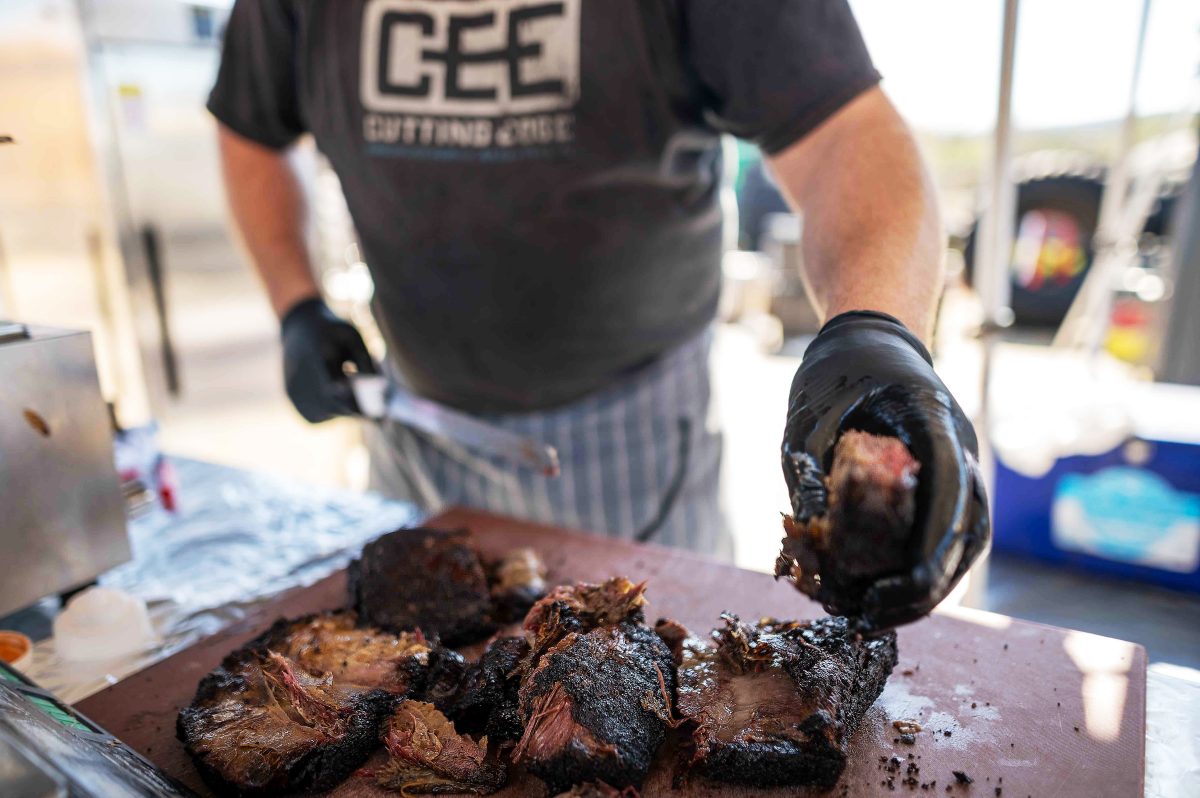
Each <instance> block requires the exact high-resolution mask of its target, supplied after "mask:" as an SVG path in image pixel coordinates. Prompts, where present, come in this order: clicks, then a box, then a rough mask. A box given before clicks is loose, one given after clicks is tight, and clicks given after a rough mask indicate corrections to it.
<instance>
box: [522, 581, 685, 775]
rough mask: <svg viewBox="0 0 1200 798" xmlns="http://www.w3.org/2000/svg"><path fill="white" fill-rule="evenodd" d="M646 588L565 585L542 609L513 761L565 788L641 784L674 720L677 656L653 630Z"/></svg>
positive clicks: (533, 622)
mask: <svg viewBox="0 0 1200 798" xmlns="http://www.w3.org/2000/svg"><path fill="white" fill-rule="evenodd" d="M643 590H644V585H635V584H633V583H632V582H629V581H628V580H626V579H619V578H618V579H612V580H609V581H608V582H605V583H603V584H601V585H576V586H574V587H560V588H557V589H556V590H554V591H552V592H551V593H550V594H549V595H547V596H546V597H545V598H544V599H542V600H541V601H539V602H538V603H537V604H536V605H534V607H533V609H532V610H530V612H529V615H528V616H527V617H526V621H525V628H526V630H527V632H528V634H529V636H530V638H531V640H532V644H531V656H530V657H529V659H528V664H529V671H528V673H527V674H526V675H525V676H524V678H523V681H522V684H521V690H520V710H521V717H522V718H523V720H524V721H525V729H524V734H523V736H522V737H521V740H520V742H519V743H518V744H517V747H516V748H515V749H514V751H513V761H514V762H520V763H522V764H524V765H525V766H526V767H527V768H528V769H529V770H530V772H532V773H533V774H534V775H536V776H538V777H540V778H541V779H543V780H544V781H546V782H547V784H549V786H550V788H551V790H563V789H566V788H568V787H569V786H570V785H572V784H578V783H582V782H588V781H598V780H599V781H604V782H606V783H607V784H611V785H615V786H617V787H622V788H623V787H626V786H630V785H639V784H641V782H642V780H643V779H644V778H645V777H646V774H647V772H648V771H649V769H650V764H651V762H652V760H653V758H654V754H655V752H656V751H657V750H658V746H659V745H660V743H661V742H662V739H663V736H664V734H665V732H666V728H667V726H668V725H669V724H670V723H671V722H672V721H671V713H672V710H673V706H672V704H673V696H674V691H675V678H674V669H673V667H672V665H673V663H672V661H671V652H670V650H669V649H668V648H667V646H666V644H665V643H663V641H662V640H661V639H660V638H659V637H658V635H656V634H655V633H654V632H653V631H651V630H650V629H648V628H647V627H646V626H645V625H644V624H643V623H642V621H643V611H642V606H643V605H644V604H645V599H644V598H643V595H642V593H643Z"/></svg>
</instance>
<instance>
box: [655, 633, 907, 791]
mask: <svg viewBox="0 0 1200 798" xmlns="http://www.w3.org/2000/svg"><path fill="white" fill-rule="evenodd" d="M722 618H723V620H724V621H725V626H724V627H723V628H722V629H719V630H717V631H715V632H714V633H713V637H714V639H715V640H716V643H717V644H716V646H715V647H714V646H711V645H707V644H705V643H703V642H701V641H699V640H698V639H696V638H695V637H688V638H686V639H684V640H683V641H682V644H681V646H680V650H681V657H680V659H681V664H680V666H679V677H678V693H677V705H676V706H677V710H678V712H679V714H680V716H681V717H683V718H685V719H686V720H687V721H688V724H689V726H690V728H691V735H690V737H691V739H690V742H691V745H692V747H693V749H694V756H693V759H692V762H691V764H692V766H693V767H694V768H695V769H696V770H697V771H698V772H699V773H700V774H702V775H704V776H707V777H708V778H711V779H716V780H720V781H727V782H738V783H742V784H748V785H752V786H756V787H772V786H784V785H815V786H819V787H825V788H828V787H831V786H833V784H834V783H835V782H836V781H837V779H838V777H839V776H840V775H841V773H842V769H843V768H844V767H845V763H846V747H847V743H848V741H849V739H850V736H851V735H852V734H853V733H854V730H855V729H856V728H857V727H858V724H859V722H860V721H861V720H862V717H863V715H864V714H865V713H866V711H867V708H868V707H870V706H871V704H872V703H874V701H875V700H876V699H877V698H878V697H879V695H880V693H881V692H882V691H883V686H884V684H885V683H886V682H887V677H888V675H889V674H890V673H891V671H892V669H893V668H894V667H895V665H896V636H895V634H894V633H887V634H885V635H883V636H880V637H878V638H875V639H870V640H866V639H863V638H862V637H861V636H860V635H857V634H855V633H854V632H853V631H852V630H851V629H850V627H849V624H848V623H847V621H846V619H844V618H822V619H820V620H816V621H808V622H802V623H801V622H785V621H774V620H770V619H768V620H764V621H761V622H760V623H758V624H757V625H750V624H745V623H741V622H740V621H739V620H738V619H737V617H736V616H733V615H724V616H722Z"/></svg>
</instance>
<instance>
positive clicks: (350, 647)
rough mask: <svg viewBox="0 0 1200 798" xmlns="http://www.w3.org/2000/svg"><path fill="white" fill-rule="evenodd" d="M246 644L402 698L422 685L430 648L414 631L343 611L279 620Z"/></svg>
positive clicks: (345, 681)
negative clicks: (369, 623)
mask: <svg viewBox="0 0 1200 798" xmlns="http://www.w3.org/2000/svg"><path fill="white" fill-rule="evenodd" d="M246 647H247V648H249V649H253V650H255V651H258V652H259V653H261V654H264V655H265V654H267V653H268V652H271V651H274V652H276V653H278V654H281V655H283V656H284V657H286V658H288V659H290V660H292V661H293V662H295V663H296V664H298V665H299V666H300V667H301V668H303V669H304V670H306V671H308V672H310V673H314V674H322V673H328V674H330V675H331V676H332V677H333V681H334V683H335V684H337V685H339V686H342V687H351V686H356V687H365V688H379V689H382V690H387V691H388V692H390V693H395V694H397V695H402V696H410V695H413V694H415V693H417V692H419V691H423V690H424V689H425V685H426V672H427V670H428V669H429V664H430V656H431V654H433V652H434V651H435V648H434V647H433V646H432V644H430V643H429V642H428V641H427V640H426V639H425V637H424V636H423V635H421V634H420V633H419V632H401V633H398V634H392V633H390V632H385V631H383V630H381V629H376V628H372V627H360V626H358V625H357V619H356V617H355V614H354V613H353V612H348V611H341V612H330V613H322V614H318V615H309V616H306V617H303V618H297V619H283V618H281V619H280V620H278V621H276V622H275V623H274V624H273V625H272V626H271V628H269V629H268V630H267V631H266V632H264V633H263V634H261V635H259V636H258V637H257V638H255V639H254V640H252V641H251V642H250V643H248V644H247V646H246ZM456 656H457V655H456ZM459 659H460V660H461V657H460V658H459Z"/></svg>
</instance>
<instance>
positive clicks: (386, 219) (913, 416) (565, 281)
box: [209, 0, 980, 598]
mask: <svg viewBox="0 0 1200 798" xmlns="http://www.w3.org/2000/svg"><path fill="white" fill-rule="evenodd" d="M878 81H879V75H878V73H877V72H876V71H875V69H874V68H873V67H872V65H871V61H870V58H869V57H868V55H867V52H866V49H865V47H864V45H863V42H862V40H861V37H860V35H859V32H858V29H857V27H856V25H855V22H854V20H853V17H852V16H851V13H850V11H849V8H848V7H847V5H846V3H845V2H844V1H843V0H756V1H755V2H753V3H738V2H729V0H337V1H336V2H334V1H333V0H324V1H323V0H239V2H238V3H237V4H236V5H235V6H234V9H233V12H232V16H231V18H230V21H229V25H228V28H227V31H226V39H225V49H224V56H223V60H222V64H221V70H220V75H219V78H218V80H217V84H216V87H215V88H214V90H213V92H212V96H211V98H210V101H209V108H210V110H211V111H212V112H213V114H214V115H215V116H216V117H217V119H218V120H219V122H220V123H221V125H220V142H221V152H222V157H223V160H224V167H225V177H226V182H227V185H228V192H229V197H230V202H231V206H232V209H233V214H234V218H235V220H236V222H237V225H238V227H239V228H240V230H241V233H242V235H243V237H244V239H245V241H246V244H247V246H248V249H249V250H250V253H251V255H252V257H253V259H254V262H255V263H256V264H257V267H258V269H259V271H260V273H261V274H262V277H263V279H264V281H265V283H266V287H267V291H268V293H269V295H270V299H271V303H272V305H273V307H274V309H275V311H276V313H278V314H279V316H280V318H281V320H282V331H283V332H282V334H283V342H284V353H285V372H286V381H287V388H288V393H289V396H290V397H291V398H292V401H293V402H294V404H295V405H296V407H297V409H298V410H299V411H300V413H301V414H302V415H303V416H304V417H305V418H306V419H308V420H309V421H312V422H320V421H322V420H325V419H327V418H330V417H332V416H337V415H347V414H353V413H354V412H355V409H356V408H355V404H354V401H353V398H352V395H351V392H350V389H349V386H348V384H347V381H346V379H345V377H344V376H343V371H344V368H345V367H346V364H348V363H352V364H354V365H355V366H356V367H357V368H358V369H359V370H370V369H372V368H373V365H372V363H371V359H370V357H369V356H368V354H367V352H366V349H365V347H364V346H363V344H362V340H361V338H359V336H358V333H357V332H356V331H355V330H354V329H353V328H352V327H351V326H350V325H348V324H347V323H345V322H344V321H342V320H340V319H338V318H337V317H336V316H334V315H333V314H332V313H331V312H330V311H329V309H328V308H327V307H326V306H325V305H324V304H323V303H322V302H321V301H320V299H319V290H318V287H317V283H316V281H315V279H314V277H313V273H312V263H311V260H310V256H309V254H308V252H307V251H306V249H305V245H304V238H305V224H304V220H305V198H304V196H303V194H302V191H301V190H300V188H299V184H298V182H297V180H296V178H295V176H294V175H293V173H292V171H291V170H290V168H289V166H288V161H287V159H286V150H287V148H288V147H289V146H290V145H291V144H292V143H293V142H294V141H295V140H296V138H297V137H298V136H300V135H301V134H303V133H306V132H307V133H311V134H312V135H313V136H314V138H315V140H316V144H317V146H318V147H319V148H320V149H321V151H322V152H323V153H324V154H325V155H326V156H327V157H328V158H329V161H330V163H331V164H332V166H333V169H334V170H335V171H336V172H337V174H338V176H339V177H340V179H341V183H342V187H343V190H344V192H345V195H346V199H347V202H348V205H349V208H350V212H351V215H352V217H353V219H354V222H355V225H356V227H357V231H358V234H359V236H360V239H361V243H362V249H363V252H364V253H365V259H366V262H367V264H368V266H369V267H370V269H371V273H372V276H373V278H374V282H375V297H374V308H373V310H374V314H375V318H376V319H377V321H378V323H379V326H380V328H381V330H382V332H383V335H384V338H385V340H386V342H387V345H388V351H387V359H386V367H385V370H386V371H387V372H388V373H389V374H390V375H391V376H392V377H393V378H394V379H395V380H396V381H397V382H399V383H401V384H402V385H403V386H405V387H406V388H407V389H408V390H411V391H414V392H416V393H418V394H420V395H422V396H424V397H427V398H429V399H432V400H435V401H438V402H442V403H444V404H447V405H450V406H453V407H455V408H458V409H460V410H465V411H467V412H470V413H473V414H476V415H477V416H479V417H480V418H482V419H483V420H485V421H488V422H490V423H494V424H496V425H499V426H502V427H506V428H509V429H512V430H515V431H518V432H521V433H524V434H527V435H530V436H532V437H534V438H537V439H539V440H542V441H544V442H546V443H549V444H551V445H554V446H555V447H557V449H558V451H559V453H560V457H561V459H562V464H563V473H562V477H561V478H559V479H556V480H551V479H547V478H545V477H544V476H541V475H539V474H534V473H532V472H522V471H521V470H520V469H512V468H508V467H506V466H505V465H504V464H502V463H501V462H498V461H495V460H492V459H490V458H487V457H484V456H481V455H479V454H478V453H475V452H472V451H470V450H468V449H464V448H462V447H460V446H458V445H456V444H454V443H453V442H451V441H446V440H442V439H438V438H432V437H430V436H426V435H423V434H420V433H417V432H415V431H413V430H411V429H407V428H404V427H401V426H399V425H394V424H393V425H391V426H390V427H388V428H385V429H384V430H382V431H370V432H369V435H370V436H371V440H370V441H369V443H370V449H371V454H372V472H373V483H374V486H375V487H377V488H379V489H381V490H384V491H385V492H390V493H392V494H393V495H397V496H403V497H406V498H411V499H414V500H416V501H418V502H420V503H421V504H423V505H425V506H427V507H430V508H431V509H435V508H437V507H439V506H442V505H445V504H467V505H474V506H482V507H487V508H490V509H495V510H498V511H502V512H508V513H512V514H515V515H519V516H523V517H527V518H532V519H535V520H541V521H548V522H553V523H557V524H564V525H567V526H574V527H581V528H586V529H591V530H595V531H599V532H605V533H608V534H611V535H615V536H621V537H626V538H637V539H640V540H651V541H655V542H659V543H666V544H671V545H680V546H689V547H691V548H694V549H697V550H701V551H705V552H709V553H713V554H717V555H719V556H727V555H728V553H729V551H730V545H729V540H728V538H727V536H726V533H725V531H724V530H723V528H722V525H721V522H720V512H719V508H718V504H717V492H718V491H717V477H718V471H719V465H720V451H721V448H720V447H721V443H720V438H719V435H718V433H717V432H716V431H714V430H712V429H710V428H709V425H708V424H707V422H706V418H707V411H708V400H709V384H708V376H707V370H706V369H707V354H708V346H709V333H708V328H709V326H710V323H711V321H712V319H713V316H714V313H715V308H716V304H717V295H718V289H719V284H720V256H721V246H720V242H721V235H720V230H721V218H720V211H719V206H718V197H717V195H718V187H719V174H720V148H719V135H720V133H722V132H727V133H732V134H734V135H737V136H740V137H742V138H746V139H750V140H752V141H754V142H756V143H757V144H758V145H759V146H760V147H761V148H762V149H763V151H764V152H765V153H766V154H767V156H768V157H769V161H770V166H771V168H772V170H773V172H774V174H775V175H776V177H777V179H778V182H779V184H780V185H781V186H782V187H783V189H784V192H785V194H786V195H787V196H788V198H789V200H790V202H792V203H793V204H794V205H795V207H796V208H797V209H798V210H801V211H802V212H803V213H804V218H805V235H804V254H805V262H806V272H805V277H806V280H807V284H808V286H809V289H810V291H811V294H812V297H813V300H814V301H815V303H816V305H817V307H818V309H819V310H820V312H821V313H822V314H823V315H824V316H825V317H826V318H831V319H835V320H836V323H831V325H830V326H829V327H828V328H827V330H826V331H825V332H823V333H822V335H821V336H820V337H819V338H818V344H815V345H814V350H819V351H823V352H826V353H833V354H834V355H836V357H833V358H830V357H823V358H816V359H811V360H810V359H809V358H806V360H805V367H802V369H801V372H800V373H799V374H798V375H797V380H796V383H795V385H794V387H793V396H792V401H791V406H790V411H789V418H790V421H789V428H788V436H789V444H788V445H789V447H790V449H789V451H792V454H791V455H789V456H792V455H794V453H795V451H799V450H804V451H808V450H809V449H811V450H812V451H813V452H814V453H815V455H816V456H817V458H818V459H817V461H816V462H818V463H823V464H824V465H826V466H827V460H828V457H827V455H828V450H829V447H831V446H832V441H833V439H834V437H835V436H832V435H831V434H830V430H835V431H836V430H837V429H839V428H840V424H841V421H840V418H841V416H840V415H837V417H835V416H834V415H831V414H834V413H842V412H843V411H847V410H848V409H852V408H854V407H857V406H859V404H861V403H862V400H864V399H865V398H868V394H870V392H871V391H872V390H873V389H877V388H879V387H880V384H877V383H879V381H880V380H881V379H882V380H884V383H883V385H884V387H886V386H887V385H892V386H896V387H897V390H898V391H899V395H900V404H901V405H902V406H903V407H910V406H911V407H913V408H917V410H914V411H913V412H907V413H905V412H904V411H903V410H902V411H901V413H900V417H901V419H902V421H903V423H904V425H907V426H905V427H904V429H903V430H899V428H898V427H897V430H898V431H901V432H903V433H904V435H905V436H907V437H906V439H908V438H912V437H915V438H919V439H921V440H922V441H926V440H927V441H931V443H929V445H928V446H924V447H923V448H921V447H916V448H921V451H919V452H918V455H921V454H924V456H925V460H924V461H923V464H924V463H925V462H926V461H928V462H929V464H930V467H931V468H934V465H933V464H934V462H935V461H936V463H937V464H938V465H937V466H936V468H935V470H938V471H939V473H943V474H944V475H945V478H944V479H940V480H938V481H937V482H936V483H933V482H930V483H929V485H928V487H923V488H922V490H923V493H922V496H921V506H922V508H930V507H943V508H949V509H948V510H946V511H945V512H941V513H931V512H925V509H922V510H921V512H920V513H919V517H920V518H921V519H922V523H923V524H925V526H924V527H922V529H921V531H920V537H921V543H920V546H918V548H922V551H923V552H924V551H925V550H926V549H927V550H928V553H929V557H934V558H935V559H937V565H936V567H937V569H940V571H944V572H949V573H953V572H955V571H957V570H958V569H959V568H960V566H963V565H964V563H966V562H969V561H970V559H972V558H973V553H972V552H973V544H971V543H970V541H969V540H968V542H967V543H964V538H970V534H969V532H968V531H964V530H966V529H967V527H969V526H970V524H969V523H967V520H969V517H972V516H971V514H972V513H974V515H975V516H977V515H978V512H977V505H978V502H979V501H980V496H979V491H978V490H977V487H976V483H975V481H974V477H973V474H974V471H973V462H974V461H973V457H974V448H975V440H974V435H973V433H972V432H971V430H970V426H969V424H967V423H966V421H965V419H963V418H962V415H961V412H960V411H959V410H958V408H957V406H956V405H954V403H953V400H952V399H950V397H949V395H948V393H946V391H945V388H944V386H942V385H941V383H940V381H938V380H937V377H936V376H935V375H934V374H933V371H932V368H931V366H930V364H929V358H928V355H927V353H926V352H925V350H924V347H923V346H922V345H921V343H920V340H919V339H920V338H924V337H926V336H927V335H928V334H929V333H930V330H931V326H932V320H933V313H934V305H935V302H936V297H937V294H938V291H939V289H940V283H941V266H940V259H941V248H942V234H941V230H940V226H939V219H938V213H937V208H936V204H935V199H934V192H933V189H932V187H931V185H930V182H929V178H928V176H927V175H926V173H925V171H924V169H923V167H922V165H921V161H920V157H919V155H918V153H917V148H916V146H915V144H914V142H913V139H912V136H911V135H910V134H909V132H908V131H907V129H906V128H905V126H904V124H903V122H902V121H901V119H900V117H899V116H898V115H897V113H896V111H895V110H894V109H893V107H892V105H891V104H890V103H889V101H888V100H887V98H886V97H885V96H884V94H883V93H882V92H881V91H880V89H879V88H878V86H877V84H878ZM863 310H866V311H874V312H876V313H874V314H855V313H853V312H854V311H863ZM847 313H850V315H845V314H847ZM880 314H886V315H880ZM818 361H820V362H818ZM806 369H807V370H806ZM847 369H849V371H846V370H847ZM850 373H853V374H855V375H857V378H856V379H855V380H853V381H847V380H846V379H845V376H846V374H850ZM893 421H894V419H893ZM880 423H881V424H882V426H884V427H887V426H888V423H890V422H888V419H883V420H882V421H881V422H880ZM897 423H899V422H897ZM892 426H893V427H895V426H896V424H892ZM931 429H936V430H937V434H936V435H930V434H927V433H928V432H929V430H931ZM793 450H794V451H793ZM821 458H824V460H822V459H821ZM789 480H790V481H792V482H794V476H789ZM793 487H794V486H793ZM972 508H975V509H974V510H972ZM965 519H967V520H965ZM930 524H932V526H930ZM935 554H936V557H935ZM929 561H930V560H929V558H925V559H923V560H922V563H921V566H922V567H923V568H925V567H926V563H927V562H929ZM926 570H927V569H926ZM954 578H956V576H955V577H954ZM910 581H911V580H910ZM946 582H947V580H945V579H935V580H930V579H928V578H925V577H920V576H919V575H918V577H916V578H915V582H913V583H914V584H915V583H919V584H920V587H919V588H918V592H920V593H922V595H923V596H924V597H925V598H929V596H930V595H932V593H939V594H940V593H942V592H944V590H945V589H948V587H947V586H946ZM940 597H941V596H940V595H937V596H934V598H940Z"/></svg>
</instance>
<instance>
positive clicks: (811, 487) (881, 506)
mask: <svg viewBox="0 0 1200 798" xmlns="http://www.w3.org/2000/svg"><path fill="white" fill-rule="evenodd" d="M796 465H797V467H798V468H799V467H800V465H802V464H800V463H797V464H796ZM919 471H920V464H919V463H918V462H917V460H916V459H915V458H914V457H913V456H912V454H911V453H910V452H909V450H908V448H907V447H906V446H905V445H904V443H903V442H902V441H900V440H899V439H897V438H892V437H887V436H881V435H872V434H869V433H866V432H860V431H858V430H850V431H847V432H844V433H843V434H842V436H841V437H840V438H839V439H838V442H837V445H836V446H835V447H834V451H833V462H832V464H831V467H830V469H829V473H828V476H822V475H820V474H819V472H813V473H812V474H810V475H809V476H808V478H803V477H801V476H798V477H797V481H798V482H799V483H800V484H803V485H805V486H807V487H806V489H805V490H803V491H801V492H800V494H798V496H794V497H793V505H794V506H793V511H794V512H793V515H792V516H791V517H785V518H784V531H785V533H786V537H784V539H783V547H782V551H781V553H780V555H779V559H778V561H777V562H776V566H775V572H776V575H778V576H783V577H787V578H789V579H791V580H792V581H793V582H794V583H795V585H796V587H797V589H799V590H800V591H802V592H803V593H804V594H806V595H808V596H810V597H812V598H815V599H817V600H818V601H820V602H822V603H823V604H824V605H825V607H826V609H827V610H829V611H830V612H834V613H836V614H839V615H857V614H859V613H860V612H861V611H862V610H863V606H862V603H863V597H864V594H865V593H866V591H867V589H868V588H869V587H870V585H872V584H873V583H874V582H875V580H876V579H878V578H879V577H881V576H886V575H887V574H889V573H900V572H902V571H904V570H905V569H906V568H907V567H908V565H909V560H910V559H911V554H912V552H911V549H912V543H911V531H912V528H913V522H914V519H915V516H916V495H917V486H918V479H917V475H918V472H919ZM835 566H836V567H835Z"/></svg>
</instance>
